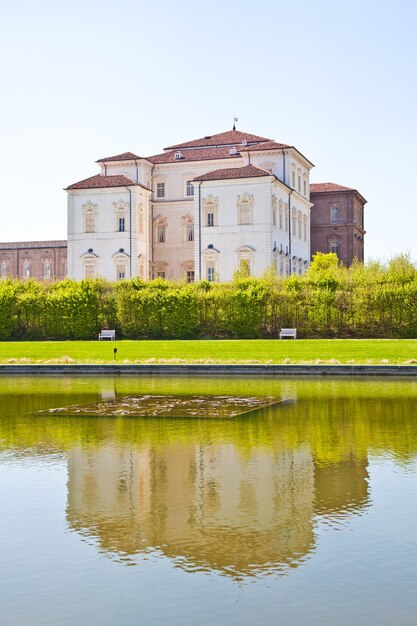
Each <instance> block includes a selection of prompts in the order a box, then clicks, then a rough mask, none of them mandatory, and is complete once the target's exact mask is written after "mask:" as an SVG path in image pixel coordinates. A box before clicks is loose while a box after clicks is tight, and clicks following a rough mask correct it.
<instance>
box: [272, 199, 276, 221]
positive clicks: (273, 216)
mask: <svg viewBox="0 0 417 626" xmlns="http://www.w3.org/2000/svg"><path fill="white" fill-rule="evenodd" d="M272 225H273V226H276V225H277V197H276V195H275V194H272Z"/></svg>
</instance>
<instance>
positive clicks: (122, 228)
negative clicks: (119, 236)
mask: <svg viewBox="0 0 417 626" xmlns="http://www.w3.org/2000/svg"><path fill="white" fill-rule="evenodd" d="M125 221H126V220H125V218H124V217H119V220H118V222H119V233H124V231H125Z"/></svg>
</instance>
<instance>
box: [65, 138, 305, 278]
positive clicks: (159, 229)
mask: <svg viewBox="0 0 417 626" xmlns="http://www.w3.org/2000/svg"><path fill="white" fill-rule="evenodd" d="M97 163H98V165H99V167H100V172H99V174H96V175H94V176H92V177H90V178H87V179H85V180H83V181H80V182H77V183H74V184H72V185H70V186H69V187H67V192H68V275H69V276H70V277H72V278H76V279H82V278H84V277H92V276H104V277H105V278H108V279H110V280H118V279H121V278H129V277H131V276H139V277H141V278H144V279H148V278H156V277H158V276H160V277H163V278H168V279H173V280H178V279H187V280H190V281H193V280H200V279H202V278H205V279H207V280H209V281H212V280H221V281H228V280H231V279H232V277H233V274H234V272H235V270H236V269H238V268H239V267H241V266H242V265H245V267H246V268H247V269H249V271H250V273H251V274H253V275H255V276H261V275H262V274H263V273H264V272H265V270H266V269H267V268H268V267H270V266H271V264H274V265H275V266H276V268H277V270H278V272H279V273H280V274H290V273H294V272H296V273H299V274H302V273H304V271H305V269H306V268H307V267H308V264H309V261H310V207H311V203H310V200H309V194H310V182H309V175H310V169H311V168H312V167H313V165H312V163H311V162H310V161H309V160H308V159H307V158H306V157H305V156H304V155H303V154H301V152H299V150H297V148H295V147H294V146H290V145H286V144H282V143H277V142H275V141H273V140H271V139H268V138H265V137H259V136H257V135H252V134H249V133H243V132H241V131H238V130H235V129H233V130H231V131H227V132H224V133H220V134H217V135H212V136H206V137H202V138H201V139H196V140H193V141H187V142H184V143H179V144H176V145H173V146H170V147H168V148H165V150H164V152H162V153H161V154H157V155H153V156H148V157H141V156H139V155H137V154H133V153H131V152H126V153H124V154H118V155H116V156H111V157H106V158H102V159H99V160H98V161H97Z"/></svg>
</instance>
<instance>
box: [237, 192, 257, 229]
mask: <svg viewBox="0 0 417 626" xmlns="http://www.w3.org/2000/svg"><path fill="white" fill-rule="evenodd" d="M236 204H237V223H238V224H240V225H244V224H252V223H253V215H252V213H253V195H249V194H248V193H243V194H242V195H241V196H238V197H237V201H236Z"/></svg>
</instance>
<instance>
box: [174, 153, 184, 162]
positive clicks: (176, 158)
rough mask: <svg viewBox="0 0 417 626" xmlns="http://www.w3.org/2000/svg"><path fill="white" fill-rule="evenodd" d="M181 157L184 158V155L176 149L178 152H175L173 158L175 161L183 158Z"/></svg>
mask: <svg viewBox="0 0 417 626" xmlns="http://www.w3.org/2000/svg"><path fill="white" fill-rule="evenodd" d="M183 158H184V155H183V153H182V152H179V151H178V152H176V153H175V160H176V161H178V160H179V159H183Z"/></svg>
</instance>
